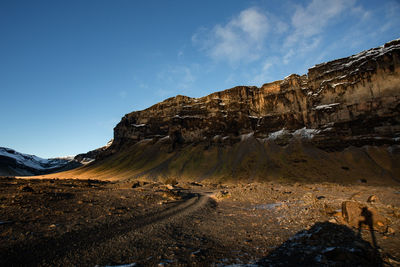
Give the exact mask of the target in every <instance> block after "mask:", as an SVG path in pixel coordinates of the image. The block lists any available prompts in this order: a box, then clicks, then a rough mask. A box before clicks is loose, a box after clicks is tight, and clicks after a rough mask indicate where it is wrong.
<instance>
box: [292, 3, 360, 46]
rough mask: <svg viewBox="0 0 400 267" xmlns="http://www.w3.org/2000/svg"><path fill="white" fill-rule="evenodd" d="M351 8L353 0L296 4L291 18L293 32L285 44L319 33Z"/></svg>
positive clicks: (294, 42) (353, 6) (293, 43)
mask: <svg viewBox="0 0 400 267" xmlns="http://www.w3.org/2000/svg"><path fill="white" fill-rule="evenodd" d="M352 8H355V0H331V1H325V0H313V1H311V2H310V3H309V4H308V5H307V6H306V7H303V6H297V8H296V11H295V13H294V14H293V16H292V18H291V22H292V26H293V28H294V33H293V34H292V35H290V36H289V37H288V38H287V39H286V43H285V46H286V47H287V46H293V45H295V44H296V43H298V42H299V41H300V42H301V41H303V40H304V39H306V38H310V37H313V36H316V35H318V34H320V33H321V32H322V31H323V30H324V28H325V27H326V26H327V25H328V24H329V23H330V22H331V21H332V20H334V19H336V18H338V17H339V16H340V15H341V14H342V13H343V12H345V11H347V10H350V9H352Z"/></svg>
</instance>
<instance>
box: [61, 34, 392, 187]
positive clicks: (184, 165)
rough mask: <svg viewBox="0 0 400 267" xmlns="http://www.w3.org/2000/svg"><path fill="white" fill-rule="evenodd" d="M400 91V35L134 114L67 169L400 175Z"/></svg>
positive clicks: (218, 176)
mask: <svg viewBox="0 0 400 267" xmlns="http://www.w3.org/2000/svg"><path fill="white" fill-rule="evenodd" d="M399 97H400V39H399V40H395V41H392V42H390V43H387V44H385V45H384V46H382V47H378V48H374V49H370V50H367V51H364V52H361V53H359V54H357V55H354V56H351V57H347V58H342V59H338V60H335V61H331V62H327V63H323V64H319V65H316V66H314V67H312V68H311V69H309V71H308V74H307V75H303V76H299V75H296V74H292V75H290V76H288V77H286V78H285V79H283V80H281V81H276V82H273V83H268V84H264V85H263V86H261V88H258V87H249V86H238V87H234V88H232V89H228V90H225V91H221V92H216V93H213V94H210V95H208V96H205V97H201V98H190V97H186V96H176V97H172V98H169V99H167V100H165V101H163V102H161V103H158V104H156V105H154V106H152V107H150V108H148V109H145V110H142V111H136V112H132V113H130V114H127V115H125V116H124V117H123V118H122V120H121V122H120V123H119V124H118V125H117V126H116V127H115V128H114V141H113V143H112V144H111V146H110V147H108V148H107V149H105V150H103V151H101V152H100V154H99V155H98V156H97V160H96V161H95V162H93V163H91V164H88V165H87V166H85V167H83V168H80V169H77V170H76V171H73V172H71V173H67V174H65V175H70V177H77V176H82V177H85V178H92V177H96V178H100V179H102V178H104V179H131V178H134V179H137V178H144V179H161V180H162V179H170V178H172V179H186V180H197V181H199V180H200V181H201V180H204V179H206V180H210V181H213V182H215V181H218V180H235V181H236V180H245V181H249V180H250V181H251V180H262V181H265V180H279V181H307V182H313V181H316V182H321V181H330V182H341V183H342V182H343V183H345V182H356V181H360V180H362V181H365V180H368V183H370V182H371V181H373V182H375V183H384V184H388V183H399V182H400V145H399V143H400V99H399ZM63 175H64V174H63Z"/></svg>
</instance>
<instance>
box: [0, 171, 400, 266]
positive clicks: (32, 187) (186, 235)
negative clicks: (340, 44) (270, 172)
mask: <svg viewBox="0 0 400 267" xmlns="http://www.w3.org/2000/svg"><path fill="white" fill-rule="evenodd" d="M134 184H135V188H132V185H134ZM371 195H375V196H376V198H375V199H374V203H370V204H369V205H372V206H373V207H374V208H376V209H377V210H378V211H379V212H380V214H381V215H383V216H385V217H386V218H387V219H388V222H389V230H388V231H386V232H385V233H379V232H377V231H369V230H363V229H350V228H348V227H347V226H345V225H340V224H338V223H337V221H336V220H335V216H336V218H338V217H337V216H338V213H337V211H338V210H340V208H341V204H342V202H343V201H346V200H349V199H352V200H355V201H358V202H361V203H366V201H367V199H368V198H369V197H370V196H371ZM328 221H329V222H331V223H327V224H318V222H328ZM321 225H322V226H321ZM318 227H319V228H318ZM324 227H325V228H324ZM335 227H336V228H335ZM338 227H339V228H338ZM307 229H310V230H309V231H310V232H302V233H300V234H298V235H296V233H298V232H299V231H302V230H307ZM315 229H317V230H315ZM318 229H328V230H324V231H325V232H326V231H332V233H329V232H328V233H325V235H322V236H323V237H321V238H324V239H320V240H317V241H315V240H314V241H315V242H316V243H318V245H321V242H325V243H326V244H322V245H324V246H325V250H324V251H325V252H324V253H325V254H326V255H325V254H324V255H322V256H321V255H320V254H318V255H317V254H315V255H317V256H318V257H319V258H318V257H317V256H314V254H312V253H314V252H313V249H314V248H315V247H317V246H316V245H315V244H314V243H315V242H314V241H313V240H312V239H315V236H316V235H314V234H311V233H314V232H315V233H316V232H318ZM329 229H331V230H329ZM312 231H314V232H312ZM358 232H360V234H361V236H360V239H357V238H358V237H357V234H358ZM307 233H308V235H307ZM340 233H343V236H342V237H341V236H340V235H339V234H340ZM352 233H354V238H353V237H352ZM399 233H400V187H393V186H392V187H383V186H382V187H378V186H368V185H364V184H359V185H350V186H349V185H346V186H345V185H338V184H331V183H324V184H279V183H262V184H260V183H251V184H240V185H229V184H225V185H214V184H196V183H192V184H191V183H182V184H178V185H176V186H171V185H163V184H159V183H147V184H146V183H135V182H124V183H117V182H113V183H112V182H102V181H95V180H57V179H54V180H33V179H29V180H27V179H13V178H2V179H0V259H1V265H4V266H9V265H26V266H28V265H29V266H36V265H40V266H61V265H62V266H73V265H74V266H96V265H100V266H105V265H120V264H131V266H164V265H171V266H209V265H214V266H225V265H229V264H258V265H271V266H274V265H276V266H279V263H280V262H281V263H282V262H285V260H288V259H290V257H289V254H288V255H287V256H285V253H287V251H288V249H289V248H290V247H292V248H293V247H296V244H297V243H296V244H295V243H294V242H293V240H297V241H298V240H301V241H298V242H306V243H307V244H305V243H304V244H302V243H301V246H302V247H303V248H307V250H308V252H306V253H305V254H310V255H312V256H313V257H314V258H318V260H320V259H322V261H321V264H322V265H320V266H324V261H323V260H325V263H326V260H328V261H329V262H330V263H332V262H335V261H336V262H341V261H343V260H347V261H348V260H352V259H354V260H357V259H359V258H360V257H359V258H357V257H355V256H354V257H355V258H354V257H353V256H352V257H353V258H351V257H350V259H349V255H348V253H347V254H346V253H344V252H343V251H342V252H340V253H338V252H337V251H339V250H337V249H336V250H335V246H336V247H338V246H339V245H337V244H338V243H343V244H344V243H345V242H347V243H346V244H350V245H351V246H353V245H354V244H355V245H354V246H359V247H361V248H363V249H364V250H363V251H373V253H375V254H374V255H373V260H375V261H371V262H369V263H370V265H381V264H383V265H388V266H390V265H391V266H397V265H400V260H399V259H400V249H399V248H400V234H399ZM295 235H296V236H295ZM305 236H306V237H307V238H305ZM327 236H328V239H329V238H330V239H329V240H327ZM372 237H375V238H376V242H375V244H374V243H373V242H372V241H373V240H372ZM341 238H343V240H341ZM361 238H362V239H361ZM349 239H351V240H349ZM321 240H323V241H321ZM364 240H365V241H367V242H369V243H366V242H365V244H364V243H363V242H364ZM285 241H286V242H285ZM297 241H296V242H297ZM284 242H285V243H284ZM313 242H314V243H313ZM349 242H350V243H349ZM350 245H349V246H350ZM340 249H342V250H343V249H348V251H353V250H352V248H351V247H341V248H340ZM314 250H315V249H314ZM332 251H333V252H335V253H333V252H332ZM315 253H317V252H315ZM368 253H370V252H368ZM371 253H372V252H371ZM328 254H329V255H328ZM360 255H361V254H360ZM361 256H362V255H361ZM369 256H371V255H369ZM369 256H368V255H367V256H366V257H361V258H368V257H369ZM321 257H322V258H321ZM346 257H347V258H346ZM306 260H307V259H305V260H304V261H303V262H302V264H303V265H304V266H306V265H307V264H306ZM329 262H328V263H329ZM291 263H292V264H293V262H290V261H287V264H291ZM297 263H299V262H297ZM287 264H286V265H287ZM298 265H301V264H298ZM325 265H326V264H325ZM328 265H329V264H328ZM356 265H357V264H356ZM338 266H340V265H338Z"/></svg>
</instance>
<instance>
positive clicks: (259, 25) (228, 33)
mask: <svg viewBox="0 0 400 267" xmlns="http://www.w3.org/2000/svg"><path fill="white" fill-rule="evenodd" d="M280 27H281V28H282V29H283V28H284V24H281V25H280ZM269 30H270V23H269V20H268V18H267V16H266V15H265V14H264V13H262V12H260V11H259V10H258V9H257V8H254V7H252V8H248V9H245V10H243V11H242V12H240V14H239V15H237V16H236V17H234V18H232V19H231V20H230V21H229V22H228V23H226V24H225V25H219V24H218V25H216V26H214V27H213V28H212V29H211V30H208V29H205V28H201V29H199V30H198V31H197V33H196V34H194V35H193V36H192V41H193V43H194V44H195V45H197V46H199V47H200V48H201V49H202V50H204V51H206V53H207V54H208V55H209V56H210V57H211V58H213V59H215V60H221V61H228V62H229V63H231V64H232V65H235V64H237V63H239V62H242V61H244V62H251V61H254V60H257V59H259V58H260V56H261V52H262V48H263V44H264V42H265V39H266V37H267V35H268V32H269Z"/></svg>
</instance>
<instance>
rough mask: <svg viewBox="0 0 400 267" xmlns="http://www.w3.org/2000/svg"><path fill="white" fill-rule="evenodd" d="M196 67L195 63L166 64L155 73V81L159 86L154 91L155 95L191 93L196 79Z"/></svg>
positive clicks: (197, 67)
mask: <svg viewBox="0 0 400 267" xmlns="http://www.w3.org/2000/svg"><path fill="white" fill-rule="evenodd" d="M198 69H199V66H198V65H197V64H192V65H177V66H166V67H165V68H164V69H163V70H161V71H160V72H159V73H158V74H157V83H158V84H159V85H160V86H159V87H158V89H157V90H156V91H155V93H156V95H157V96H159V97H167V96H173V95H176V94H185V95H187V94H190V93H192V89H193V87H194V83H195V82H196V80H197V75H196V73H197V72H198Z"/></svg>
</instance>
